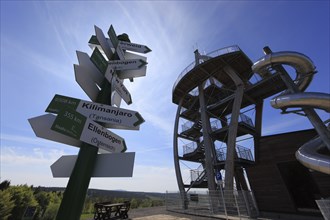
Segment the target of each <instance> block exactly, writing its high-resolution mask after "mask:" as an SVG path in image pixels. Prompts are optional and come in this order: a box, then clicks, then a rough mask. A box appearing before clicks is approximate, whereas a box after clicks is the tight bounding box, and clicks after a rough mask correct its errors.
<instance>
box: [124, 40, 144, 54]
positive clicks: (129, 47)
mask: <svg viewBox="0 0 330 220" xmlns="http://www.w3.org/2000/svg"><path fill="white" fill-rule="evenodd" d="M119 45H120V46H121V48H122V49H124V50H129V51H134V52H138V53H148V52H150V51H151V50H150V48H149V47H147V46H145V45H141V44H135V43H130V42H126V41H119Z"/></svg>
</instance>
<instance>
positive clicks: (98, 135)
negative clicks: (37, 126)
mask: <svg viewBox="0 0 330 220" xmlns="http://www.w3.org/2000/svg"><path fill="white" fill-rule="evenodd" d="M51 129H52V130H54V131H57V132H59V133H61V134H64V135H67V136H70V137H73V138H75V139H78V140H81V141H83V142H85V143H87V144H90V145H93V146H95V147H98V148H101V149H104V150H106V151H109V152H112V153H114V152H116V153H119V152H125V151H126V149H127V147H126V143H125V140H124V139H123V138H122V137H120V136H118V135H116V134H114V133H112V132H111V131H109V130H108V129H106V128H104V127H102V126H101V125H99V124H97V123H96V122H93V121H92V120H90V119H88V118H86V117H85V116H83V115H82V114H80V113H78V112H76V111H75V110H73V109H70V108H67V109H64V110H62V111H60V112H59V113H58V115H57V117H56V119H55V121H54V123H53V125H52V127H51Z"/></svg>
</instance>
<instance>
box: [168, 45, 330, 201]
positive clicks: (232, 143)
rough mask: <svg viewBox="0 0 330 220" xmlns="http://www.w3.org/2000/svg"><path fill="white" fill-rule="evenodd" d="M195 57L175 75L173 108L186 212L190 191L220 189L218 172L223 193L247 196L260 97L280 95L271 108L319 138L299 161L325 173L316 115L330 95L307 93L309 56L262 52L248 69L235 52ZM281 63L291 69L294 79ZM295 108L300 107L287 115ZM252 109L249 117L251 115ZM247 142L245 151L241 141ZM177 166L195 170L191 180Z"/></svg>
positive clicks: (328, 104)
mask: <svg viewBox="0 0 330 220" xmlns="http://www.w3.org/2000/svg"><path fill="white" fill-rule="evenodd" d="M194 53H195V61H194V62H193V63H191V64H190V65H189V66H188V67H187V68H186V69H184V71H183V72H182V73H181V74H180V75H179V77H178V79H177V80H176V82H175V83H174V86H173V93H172V102H173V103H174V104H177V105H178V109H177V113H176V118H175V125H174V142H173V152H174V164H175V170H176V178H177V182H178V187H179V190H180V193H181V198H182V200H183V203H182V204H183V208H187V206H188V198H187V193H188V192H189V190H191V189H193V188H207V189H208V190H209V192H213V191H215V192H216V191H219V190H220V189H219V185H218V184H217V181H216V180H217V179H218V180H219V177H220V173H221V172H222V173H224V174H225V175H224V176H225V177H224V182H223V183H224V185H221V189H222V190H233V189H234V188H235V189H237V190H247V188H248V187H247V183H246V181H245V180H246V178H245V177H244V176H245V174H244V168H245V167H248V166H253V165H254V164H255V163H256V162H257V161H258V149H259V140H260V138H261V131H262V111H263V102H264V99H266V98H268V97H270V96H274V95H275V94H278V93H280V92H282V93H280V95H277V96H276V97H275V98H273V100H272V101H271V105H272V106H273V107H274V108H278V109H282V111H283V112H282V113H298V114H303V115H304V116H307V118H308V119H309V120H310V122H311V123H312V125H313V126H314V128H315V130H316V131H317V133H318V135H319V138H318V139H315V140H312V141H310V142H308V143H306V144H305V145H306V146H305V145H304V146H302V147H301V148H300V149H299V151H297V153H296V158H297V159H298V160H299V161H300V162H301V163H302V164H303V165H305V166H307V167H308V168H310V169H313V170H317V171H319V172H323V173H327V174H330V158H329V157H328V156H325V155H321V154H319V153H318V149H319V148H325V149H326V148H328V150H329V151H330V134H329V130H328V129H327V128H326V125H325V123H324V122H322V120H321V119H320V118H319V116H318V115H317V114H316V112H315V111H314V108H319V109H323V110H325V111H328V112H329V111H330V96H329V95H328V94H321V93H304V90H305V89H306V88H307V87H308V85H309V84H310V82H311V81H312V79H313V75H314V74H315V73H316V71H315V67H314V65H313V63H312V61H311V60H310V59H309V58H308V57H307V56H305V55H303V54H301V53H297V52H275V53H273V52H272V51H271V50H270V49H269V48H268V47H265V48H264V54H265V56H264V57H262V58H261V59H260V60H258V61H256V62H255V63H253V62H252V61H251V60H250V59H249V58H248V57H247V56H246V55H245V53H244V52H243V51H242V50H241V49H240V48H239V47H238V46H230V47H226V48H223V49H219V50H216V51H214V52H211V53H210V54H208V55H201V54H200V53H199V52H198V50H196V51H195V52H194ZM283 64H285V65H289V66H291V67H293V68H294V69H295V70H296V78H295V79H291V77H290V75H289V74H288V73H287V71H286V70H285V69H284V68H283V66H282V65H283ZM267 104H268V103H267ZM292 107H295V108H298V109H297V110H290V111H289V110H287V109H288V108H292ZM249 111H253V116H252V117H250V116H248V114H247V113H248V112H249ZM274 123H276V122H274ZM245 137H247V139H249V140H250V142H249V143H250V144H249V145H250V146H244V145H241V144H240V143H238V141H239V140H242V139H244V138H245ZM219 145H220V147H219ZM182 163H183V164H184V163H194V164H196V166H198V169H194V170H191V171H190V174H191V177H190V181H188V182H187V181H186V177H184V174H183V172H187V171H186V170H187V169H186V168H185V167H184V166H183V165H182ZM220 171H221V172H220ZM212 203H214V202H212Z"/></svg>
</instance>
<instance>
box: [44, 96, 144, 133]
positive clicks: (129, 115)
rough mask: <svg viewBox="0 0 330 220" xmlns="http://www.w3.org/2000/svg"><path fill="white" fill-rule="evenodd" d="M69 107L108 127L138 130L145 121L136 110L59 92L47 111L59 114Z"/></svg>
mask: <svg viewBox="0 0 330 220" xmlns="http://www.w3.org/2000/svg"><path fill="white" fill-rule="evenodd" d="M67 107H69V108H72V109H73V110H75V111H77V112H79V113H80V114H82V115H84V116H85V117H88V118H89V119H91V120H93V121H97V122H100V123H102V125H104V126H105V127H107V128H117V129H129V130H138V129H139V127H140V124H142V123H143V122H144V119H143V118H142V116H141V115H140V114H139V113H138V112H136V111H131V110H127V109H123V108H116V107H113V106H110V105H103V104H99V103H93V102H88V101H84V100H80V99H75V98H71V97H67V96H61V95H57V94H56V95H55V96H54V98H53V99H52V101H51V103H50V104H49V105H48V107H47V109H46V112H50V113H55V114H58V113H59V112H60V111H61V110H64V109H65V108H67Z"/></svg>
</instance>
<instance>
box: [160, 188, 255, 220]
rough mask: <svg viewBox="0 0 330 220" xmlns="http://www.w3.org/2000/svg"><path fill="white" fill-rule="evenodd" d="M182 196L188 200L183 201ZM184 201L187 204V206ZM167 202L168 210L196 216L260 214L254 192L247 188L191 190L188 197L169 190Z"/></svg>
mask: <svg viewBox="0 0 330 220" xmlns="http://www.w3.org/2000/svg"><path fill="white" fill-rule="evenodd" d="M182 198H185V199H186V200H188V201H182ZM183 203H185V204H187V206H186V207H185V208H183V206H182V204H183ZM165 204H166V209H167V210H168V211H174V212H180V213H186V214H190V215H196V216H208V217H218V218H223V219H231V218H232V217H236V218H237V217H238V218H239V219H242V218H244V219H247V218H255V217H257V216H258V215H259V211H258V207H257V205H256V203H255V199H254V195H253V193H252V192H251V191H245V190H222V189H219V190H216V191H205V192H194V191H190V192H188V193H187V196H186V197H182V196H181V194H180V193H179V192H177V193H170V192H167V193H166V196H165Z"/></svg>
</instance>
